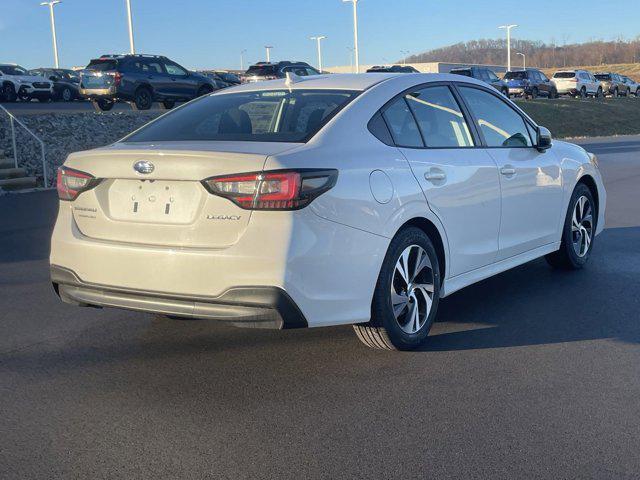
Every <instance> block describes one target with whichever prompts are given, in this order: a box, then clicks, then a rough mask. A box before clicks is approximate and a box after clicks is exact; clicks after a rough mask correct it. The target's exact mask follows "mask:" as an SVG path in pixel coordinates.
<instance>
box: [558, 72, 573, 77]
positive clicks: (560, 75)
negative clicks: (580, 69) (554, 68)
mask: <svg viewBox="0 0 640 480" xmlns="http://www.w3.org/2000/svg"><path fill="white" fill-rule="evenodd" d="M575 77H576V72H556V73H554V74H553V78H575Z"/></svg>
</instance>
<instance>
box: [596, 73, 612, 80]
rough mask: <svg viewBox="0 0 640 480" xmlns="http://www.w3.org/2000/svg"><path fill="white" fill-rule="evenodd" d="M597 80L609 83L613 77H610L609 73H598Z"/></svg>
mask: <svg viewBox="0 0 640 480" xmlns="http://www.w3.org/2000/svg"><path fill="white" fill-rule="evenodd" d="M596 78H597V79H598V80H604V81H608V80H611V75H609V74H608V73H598V74H596Z"/></svg>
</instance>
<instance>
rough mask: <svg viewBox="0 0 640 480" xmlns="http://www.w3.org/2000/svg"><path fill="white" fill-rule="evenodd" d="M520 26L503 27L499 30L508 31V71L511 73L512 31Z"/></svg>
mask: <svg viewBox="0 0 640 480" xmlns="http://www.w3.org/2000/svg"><path fill="white" fill-rule="evenodd" d="M517 26H518V25H502V26H500V27H498V28H500V29H503V30H506V31H507V71H508V72H510V71H511V29H512V28H516V27H517Z"/></svg>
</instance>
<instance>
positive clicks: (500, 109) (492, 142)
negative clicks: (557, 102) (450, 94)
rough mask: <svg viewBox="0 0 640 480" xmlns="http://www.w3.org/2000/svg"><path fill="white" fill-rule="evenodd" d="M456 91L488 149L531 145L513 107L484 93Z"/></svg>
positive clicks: (465, 89) (463, 88) (522, 122)
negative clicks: (472, 116)
mask: <svg viewBox="0 0 640 480" xmlns="http://www.w3.org/2000/svg"><path fill="white" fill-rule="evenodd" d="M459 88H460V94H461V95H462V97H463V98H464V101H465V102H466V104H467V105H468V107H469V109H470V110H471V112H472V113H473V115H474V116H475V118H476V121H477V122H478V126H479V127H480V131H481V132H482V135H483V136H484V139H485V142H486V143H487V146H488V147H503V148H517V147H520V148H522V147H531V146H532V145H533V144H532V142H531V137H530V135H529V131H528V129H527V125H526V124H525V121H524V119H523V118H522V116H521V115H520V114H519V113H518V112H516V111H515V110H514V109H513V108H511V107H510V106H509V105H507V104H506V103H505V102H503V101H502V100H501V99H499V98H497V97H496V96H495V95H493V94H491V93H488V92H486V91H484V90H479V89H477V88H470V87H459Z"/></svg>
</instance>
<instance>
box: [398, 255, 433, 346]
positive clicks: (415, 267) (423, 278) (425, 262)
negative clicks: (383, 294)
mask: <svg viewBox="0 0 640 480" xmlns="http://www.w3.org/2000/svg"><path fill="white" fill-rule="evenodd" d="M433 295H434V275H433V267H432V265H431V260H430V258H429V255H427V252H426V251H425V250H424V249H423V248H422V247H420V246H419V245H410V246H408V247H407V248H405V249H404V251H403V252H402V254H401V255H400V258H398V261H397V262H396V266H395V268H394V270H393V276H392V278H391V307H392V309H393V315H394V317H395V319H396V321H397V322H398V325H399V326H400V328H401V329H402V330H403V331H404V332H406V333H408V334H414V333H417V332H418V331H420V329H421V328H422V327H423V326H424V325H425V323H427V319H428V318H429V313H430V312H431V306H432V305H433Z"/></svg>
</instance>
